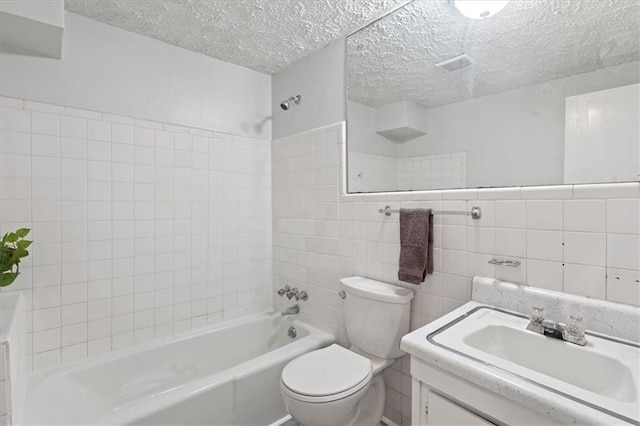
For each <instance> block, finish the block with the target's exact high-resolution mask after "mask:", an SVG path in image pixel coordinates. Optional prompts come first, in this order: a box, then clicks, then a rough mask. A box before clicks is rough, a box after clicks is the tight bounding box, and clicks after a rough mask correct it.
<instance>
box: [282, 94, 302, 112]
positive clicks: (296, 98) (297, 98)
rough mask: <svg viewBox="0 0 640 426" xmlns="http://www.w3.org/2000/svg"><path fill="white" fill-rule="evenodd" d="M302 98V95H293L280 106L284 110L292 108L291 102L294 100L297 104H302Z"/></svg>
mask: <svg viewBox="0 0 640 426" xmlns="http://www.w3.org/2000/svg"><path fill="white" fill-rule="evenodd" d="M300 99H302V96H301V95H296V96H291V97H290V98H289V99H287V100H286V101H282V102H281V103H280V108H282V109H283V110H285V111H287V110H288V109H289V108H291V103H292V102H293V103H295V104H296V105H300Z"/></svg>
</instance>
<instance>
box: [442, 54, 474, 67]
mask: <svg viewBox="0 0 640 426" xmlns="http://www.w3.org/2000/svg"><path fill="white" fill-rule="evenodd" d="M473 64H477V62H476V60H475V59H473V58H472V57H471V56H469V55H467V54H466V53H464V54H462V55H459V56H456V57H455V58H451V59H447V60H446V61H442V62H439V63H437V64H436V67H438V68H442V69H443V70H445V71H448V72H453V71H458V70H461V69H463V68H467V67H470V66H471V65H473Z"/></svg>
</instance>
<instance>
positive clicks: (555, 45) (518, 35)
mask: <svg viewBox="0 0 640 426" xmlns="http://www.w3.org/2000/svg"><path fill="white" fill-rule="evenodd" d="M496 5H497V6H499V7H498V8H500V7H503V8H502V10H499V11H497V12H496V11H495V10H491V11H489V12H486V11H484V9H482V7H484V6H486V7H488V8H491V7H493V6H496ZM468 7H470V8H471V9H470V10H468ZM474 8H479V10H476V9H474ZM485 12H486V13H485ZM474 13H475V14H476V15H474ZM465 14H466V15H468V16H465ZM480 14H483V16H485V17H484V18H483V17H480V16H477V15H480ZM487 15H489V16H487ZM476 18H479V19H476ZM638 22H640V1H629V0H626V1H625V0H622V1H619V0H608V1H600V0H598V1H596V0H591V1H590V0H528V1H517V0H512V1H488V2H487V1H482V0H471V1H460V0H458V1H454V0H414V1H413V2H411V3H408V4H407V5H405V6H403V7H401V8H400V9H397V10H396V11H395V12H393V13H391V14H390V15H387V16H385V17H383V18H382V19H380V20H378V21H376V22H374V23H372V24H371V25H369V26H367V27H365V28H364V29H362V30H360V31H358V32H356V33H354V34H352V35H351V36H349V37H348V39H347V98H348V99H347V147H348V157H347V161H348V191H349V192H351V193H354V192H378V191H406V190H428V189H451V188H481V187H501V186H527V185H553V184H565V183H566V184H573V183H596V182H627V181H637V180H638V178H639V176H640V148H639V145H640V134H639V133H640V118H639V117H640V25H638Z"/></svg>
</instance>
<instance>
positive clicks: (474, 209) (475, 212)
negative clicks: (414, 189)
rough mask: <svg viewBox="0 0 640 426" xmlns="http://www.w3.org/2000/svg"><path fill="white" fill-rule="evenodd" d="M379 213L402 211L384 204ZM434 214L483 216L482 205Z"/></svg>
mask: <svg viewBox="0 0 640 426" xmlns="http://www.w3.org/2000/svg"><path fill="white" fill-rule="evenodd" d="M378 213H384V215H385V216H391V214H392V213H400V210H397V209H392V208H391V206H384V209H378ZM433 214H452V215H460V216H471V218H472V219H480V218H481V217H482V210H481V209H480V207H471V211H467V212H463V211H456V210H434V211H433Z"/></svg>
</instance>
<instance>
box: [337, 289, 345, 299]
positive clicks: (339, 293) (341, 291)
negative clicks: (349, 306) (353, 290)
mask: <svg viewBox="0 0 640 426" xmlns="http://www.w3.org/2000/svg"><path fill="white" fill-rule="evenodd" d="M338 296H340V299H346V298H347V293H345V292H344V290H340V291H339V292H338Z"/></svg>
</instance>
